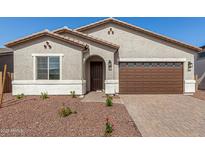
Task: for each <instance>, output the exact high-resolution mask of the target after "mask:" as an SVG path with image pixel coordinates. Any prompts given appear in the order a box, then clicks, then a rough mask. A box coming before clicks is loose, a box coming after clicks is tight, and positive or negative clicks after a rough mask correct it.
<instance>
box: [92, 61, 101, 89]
mask: <svg viewBox="0 0 205 154" xmlns="http://www.w3.org/2000/svg"><path fill="white" fill-rule="evenodd" d="M90 80H91V81H90V89H91V91H94V90H102V87H103V86H102V85H103V65H102V62H90Z"/></svg>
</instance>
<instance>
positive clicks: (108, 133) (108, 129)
mask: <svg viewBox="0 0 205 154" xmlns="http://www.w3.org/2000/svg"><path fill="white" fill-rule="evenodd" d="M112 132H113V125H112V124H111V123H110V122H109V119H108V118H106V124H105V136H111V135H112Z"/></svg>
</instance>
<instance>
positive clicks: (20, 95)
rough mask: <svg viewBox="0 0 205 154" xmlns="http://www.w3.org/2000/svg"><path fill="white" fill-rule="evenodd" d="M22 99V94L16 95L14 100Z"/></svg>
mask: <svg viewBox="0 0 205 154" xmlns="http://www.w3.org/2000/svg"><path fill="white" fill-rule="evenodd" d="M23 97H24V94H23V93H21V94H18V95H16V98H17V99H22V98H23Z"/></svg>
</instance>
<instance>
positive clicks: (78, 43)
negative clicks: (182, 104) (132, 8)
mask: <svg viewBox="0 0 205 154" xmlns="http://www.w3.org/2000/svg"><path fill="white" fill-rule="evenodd" d="M6 46H7V47H8V48H12V49H13V50H14V79H15V80H14V81H13V94H14V95H16V94H20V93H24V94H25V95H39V94H40V93H41V92H48V94H50V95H52V94H53V95H67V94H69V93H70V91H75V92H76V94H78V95H83V94H85V93H86V92H89V91H93V90H94V91H95V90H104V91H105V93H106V94H114V93H121V94H182V93H184V94H192V93H193V92H195V80H194V62H195V60H196V58H197V54H198V52H200V51H201V48H198V47H194V46H192V45H189V44H185V43H182V42H180V41H177V40H174V39H171V38H168V37H165V36H162V35H159V34H156V33H154V32H151V31H148V30H145V29H142V28H139V27H137V26H134V25H131V24H128V23H126V22H122V21H119V20H117V19H113V18H108V19H105V20H102V21H99V22H97V23H93V24H90V25H86V26H84V27H81V28H78V29H75V30H71V29H68V28H67V27H63V28H61V29H57V30H54V31H48V30H45V31H42V32H39V33H35V34H32V35H30V36H27V37H25V38H21V39H18V40H15V41H12V42H10V43H7V44H6Z"/></svg>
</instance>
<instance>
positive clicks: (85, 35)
mask: <svg viewBox="0 0 205 154" xmlns="http://www.w3.org/2000/svg"><path fill="white" fill-rule="evenodd" d="M66 32H67V33H70V34H73V35H76V36H79V37H82V38H84V39H88V40H90V41H94V42H97V43H100V44H103V45H106V46H109V47H111V48H115V49H118V48H119V47H120V46H119V45H117V44H114V43H111V42H108V41H106V40H103V39H99V38H96V37H94V36H91V35H88V34H84V33H81V32H78V31H75V30H72V29H69V28H68V27H63V28H60V29H57V30H54V31H53V33H57V34H61V33H66Z"/></svg>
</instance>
